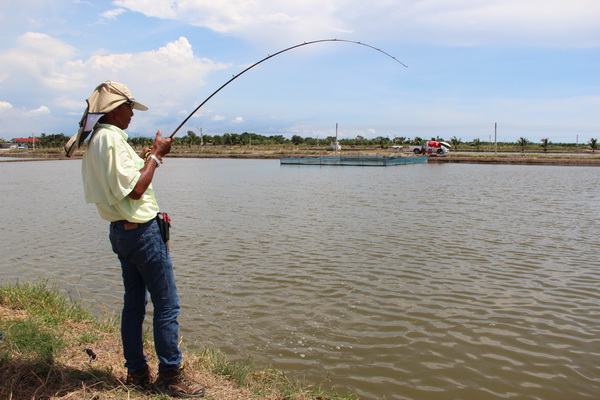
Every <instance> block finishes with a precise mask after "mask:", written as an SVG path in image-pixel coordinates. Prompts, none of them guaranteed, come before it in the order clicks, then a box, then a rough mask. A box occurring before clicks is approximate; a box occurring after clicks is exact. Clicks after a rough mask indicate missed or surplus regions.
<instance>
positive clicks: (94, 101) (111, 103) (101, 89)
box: [87, 81, 148, 114]
mask: <svg viewBox="0 0 600 400" xmlns="http://www.w3.org/2000/svg"><path fill="white" fill-rule="evenodd" d="M87 102H88V112H89V113H93V114H96V113H103V114H106V113H108V112H111V111H112V110H114V109H115V108H117V107H119V106H120V105H121V104H123V103H126V102H130V103H132V104H133V108H134V109H136V110H140V111H146V110H148V107H146V106H145V105H143V104H141V103H139V102H137V101H136V100H135V99H134V98H133V96H131V92H130V91H129V89H128V88H127V86H125V85H123V84H122V83H118V82H111V81H106V82H104V83H101V84H100V85H98V87H97V88H96V89H95V90H94V93H92V95H91V96H90V97H89V98H88V99H87Z"/></svg>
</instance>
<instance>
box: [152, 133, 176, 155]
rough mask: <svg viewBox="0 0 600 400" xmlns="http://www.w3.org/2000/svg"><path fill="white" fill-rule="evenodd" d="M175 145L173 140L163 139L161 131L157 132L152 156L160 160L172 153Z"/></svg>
mask: <svg viewBox="0 0 600 400" xmlns="http://www.w3.org/2000/svg"><path fill="white" fill-rule="evenodd" d="M172 145H173V138H170V137H167V138H164V139H163V138H162V132H161V131H160V129H159V130H158V132H156V137H155V138H154V143H153V144H152V150H151V151H152V154H154V155H155V156H156V157H158V158H162V157H163V156H164V155H166V154H169V153H170V152H171V146H172Z"/></svg>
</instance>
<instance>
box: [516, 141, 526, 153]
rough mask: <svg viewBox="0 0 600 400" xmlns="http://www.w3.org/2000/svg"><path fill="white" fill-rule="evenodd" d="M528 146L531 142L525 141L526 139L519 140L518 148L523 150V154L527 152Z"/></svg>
mask: <svg viewBox="0 0 600 400" xmlns="http://www.w3.org/2000/svg"><path fill="white" fill-rule="evenodd" d="M528 144H529V140H527V139H525V138H524V137H520V138H519V140H517V146H519V147H520V148H521V153H523V152H524V151H525V146H527V145H528Z"/></svg>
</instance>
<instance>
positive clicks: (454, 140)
mask: <svg viewBox="0 0 600 400" xmlns="http://www.w3.org/2000/svg"><path fill="white" fill-rule="evenodd" d="M461 143H462V139H459V138H457V137H456V136H454V137H453V138H452V139H450V144H451V145H452V147H454V151H456V150H458V145H459V144H461Z"/></svg>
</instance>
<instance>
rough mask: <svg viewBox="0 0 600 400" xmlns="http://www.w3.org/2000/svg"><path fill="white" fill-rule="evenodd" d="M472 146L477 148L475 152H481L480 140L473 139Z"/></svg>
mask: <svg viewBox="0 0 600 400" xmlns="http://www.w3.org/2000/svg"><path fill="white" fill-rule="evenodd" d="M473 146H476V147H477V151H480V150H481V139H479V138H477V139H473Z"/></svg>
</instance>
